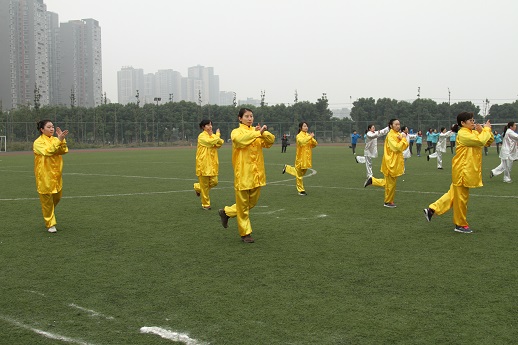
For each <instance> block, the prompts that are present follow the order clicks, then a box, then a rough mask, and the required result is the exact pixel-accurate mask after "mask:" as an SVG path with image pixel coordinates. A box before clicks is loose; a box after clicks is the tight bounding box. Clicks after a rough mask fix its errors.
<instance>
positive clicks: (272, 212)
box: [254, 207, 284, 214]
mask: <svg viewBox="0 0 518 345" xmlns="http://www.w3.org/2000/svg"><path fill="white" fill-rule="evenodd" d="M254 208H255V207H254ZM282 211H284V209H283V208H281V209H278V210H273V211H268V212H256V213H254V214H274V213H277V212H282Z"/></svg>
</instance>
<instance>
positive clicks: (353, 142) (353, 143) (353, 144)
mask: <svg viewBox="0 0 518 345" xmlns="http://www.w3.org/2000/svg"><path fill="white" fill-rule="evenodd" d="M361 137H362V136H361V135H359V134H358V133H357V132H356V131H353V134H351V148H352V149H353V155H355V154H356V143H357V142H358V139H360V138H361Z"/></svg>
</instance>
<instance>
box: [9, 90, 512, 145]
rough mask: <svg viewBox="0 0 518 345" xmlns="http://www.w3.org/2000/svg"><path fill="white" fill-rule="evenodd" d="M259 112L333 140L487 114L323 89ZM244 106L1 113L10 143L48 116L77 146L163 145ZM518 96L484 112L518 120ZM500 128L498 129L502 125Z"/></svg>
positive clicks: (284, 127) (275, 124)
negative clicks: (339, 111)
mask: <svg viewBox="0 0 518 345" xmlns="http://www.w3.org/2000/svg"><path fill="white" fill-rule="evenodd" d="M247 107H249V108H251V109H252V110H253V112H254V118H255V122H258V123H262V124H267V125H268V126H269V130H271V131H272V132H273V133H274V134H275V135H276V136H277V138H278V139H279V140H280V137H281V136H282V134H284V133H291V135H295V134H296V133H297V132H298V123H299V122H300V121H306V122H308V123H309V125H310V127H311V130H312V131H314V132H315V133H316V135H317V138H321V139H324V141H329V142H341V141H347V140H348V139H349V137H350V133H351V132H352V131H354V130H357V131H358V132H360V133H363V132H364V131H365V129H366V128H367V126H368V125H369V124H370V123H373V124H375V125H376V126H377V127H378V128H381V127H385V126H386V124H387V122H388V120H389V119H391V118H398V119H400V121H401V124H402V125H406V126H408V127H409V128H413V129H414V131H417V130H418V129H421V130H423V131H424V130H426V129H428V128H438V129H439V128H440V127H449V126H451V124H453V123H454V122H455V121H456V116H457V114H458V113H460V112H462V111H470V112H473V113H474V114H475V118H476V120H477V121H483V120H484V117H483V116H482V115H481V114H480V108H479V107H478V106H476V105H475V104H473V103H472V102H459V103H453V104H449V103H445V102H443V103H439V104H438V103H436V102H435V101H434V100H431V99H416V100H415V101H413V102H407V101H398V100H395V99H390V98H380V99H378V100H375V99H374V98H360V99H358V100H356V101H355V102H354V103H353V108H352V110H351V114H350V115H351V119H348V118H345V119H338V118H335V117H333V113H332V111H331V110H330V109H329V103H328V100H327V97H326V96H325V94H324V95H323V96H322V97H321V98H319V99H317V101H316V102H314V103H312V102H309V101H302V102H296V103H294V104H289V105H286V104H277V105H271V106H269V105H267V104H263V105H261V106H258V107H254V106H247ZM238 108H239V107H235V106H217V105H210V104H207V105H204V106H200V105H198V104H196V103H193V102H185V101H181V102H167V103H164V104H160V105H155V104H145V105H144V106H142V107H140V106H138V105H137V104H135V103H130V104H126V105H121V104H118V103H111V104H102V105H100V106H97V107H95V108H82V107H66V106H42V107H39V106H38V107H31V106H20V107H18V108H16V109H12V110H10V111H2V112H1V114H0V135H5V136H7V142H8V144H10V143H20V142H25V143H32V141H33V140H34V138H35V137H36V136H37V135H38V132H37V129H36V123H37V122H38V121H39V120H41V119H50V120H51V121H53V122H54V124H55V125H56V126H60V127H62V128H64V129H65V128H66V129H69V130H70V132H71V133H70V135H69V137H68V141H69V142H70V143H71V146H72V144H73V145H76V147H87V145H92V146H96V145H117V144H120V145H146V144H147V145H157V144H160V143H176V144H179V145H182V144H186V143H187V142H190V143H193V142H195V141H196V138H197V136H198V134H199V128H198V123H199V122H200V121H201V120H202V119H205V118H208V119H211V120H212V121H213V123H214V126H215V128H220V129H221V133H222V137H223V138H225V139H228V138H229V137H230V132H231V131H232V129H234V128H235V127H236V126H237V124H238V119H237V113H238ZM517 114H518V101H515V102H513V103H506V104H502V105H497V104H494V105H492V106H491V108H490V109H489V111H488V115H487V116H486V117H485V118H486V119H490V120H491V122H493V123H506V122H508V121H514V120H518V119H517V117H516V115H517ZM498 130H499V129H498Z"/></svg>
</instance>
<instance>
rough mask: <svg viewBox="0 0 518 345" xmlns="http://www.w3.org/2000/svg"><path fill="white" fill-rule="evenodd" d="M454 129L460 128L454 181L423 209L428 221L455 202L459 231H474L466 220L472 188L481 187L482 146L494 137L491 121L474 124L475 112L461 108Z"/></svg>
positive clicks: (454, 208) (454, 218)
mask: <svg viewBox="0 0 518 345" xmlns="http://www.w3.org/2000/svg"><path fill="white" fill-rule="evenodd" d="M452 131H454V132H457V141H456V144H455V146H456V147H457V149H456V153H455V156H453V159H452V161H451V180H452V181H451V182H452V183H451V185H450V189H449V190H448V192H446V193H445V194H444V195H443V196H442V197H440V198H439V199H438V200H437V201H435V202H434V203H432V204H430V205H429V206H428V208H425V209H424V214H425V217H426V220H427V221H430V220H431V219H432V216H433V215H434V214H437V215H441V214H443V213H446V212H447V211H448V210H449V209H450V208H451V207H452V206H453V223H454V224H455V228H454V229H453V230H454V231H456V232H461V233H467V234H469V233H471V232H473V231H472V230H471V229H470V227H469V225H468V221H467V219H466V218H467V213H468V200H469V189H470V188H476V187H482V148H483V147H485V146H489V145H491V143H492V142H493V140H494V137H493V133H492V132H491V124H490V123H489V121H487V122H486V123H485V124H484V125H483V126H482V125H480V124H475V120H474V119H473V113H468V112H462V113H460V114H459V115H457V124H456V125H454V126H453V128H452Z"/></svg>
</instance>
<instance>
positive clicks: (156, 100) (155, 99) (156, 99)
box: [153, 97, 162, 141]
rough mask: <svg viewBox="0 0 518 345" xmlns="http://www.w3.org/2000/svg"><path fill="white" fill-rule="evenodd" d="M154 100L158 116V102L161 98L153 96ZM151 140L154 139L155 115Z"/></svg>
mask: <svg viewBox="0 0 518 345" xmlns="http://www.w3.org/2000/svg"><path fill="white" fill-rule="evenodd" d="M153 100H154V101H155V102H156V116H157V117H158V102H160V101H161V100H162V98H160V97H155V98H154V99H153ZM153 141H155V116H154V115H153Z"/></svg>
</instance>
